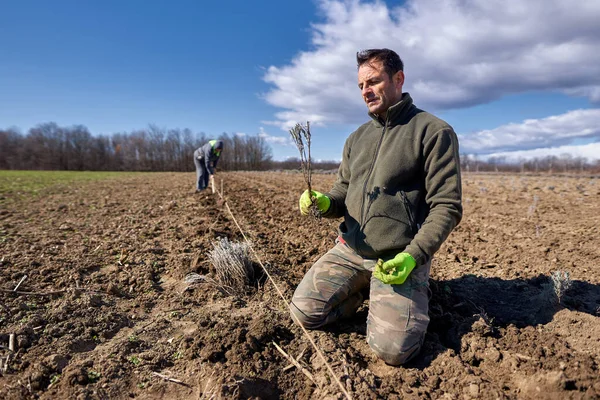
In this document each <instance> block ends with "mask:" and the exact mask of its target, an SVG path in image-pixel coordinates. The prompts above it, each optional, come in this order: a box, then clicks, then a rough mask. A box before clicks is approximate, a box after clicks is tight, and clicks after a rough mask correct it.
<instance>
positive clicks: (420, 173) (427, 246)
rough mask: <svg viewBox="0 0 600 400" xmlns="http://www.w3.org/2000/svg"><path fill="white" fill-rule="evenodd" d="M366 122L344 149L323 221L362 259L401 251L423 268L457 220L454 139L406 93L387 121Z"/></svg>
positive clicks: (457, 171) (458, 193)
mask: <svg viewBox="0 0 600 400" xmlns="http://www.w3.org/2000/svg"><path fill="white" fill-rule="evenodd" d="M369 115H370V116H371V118H372V121H369V122H367V123H366V124H364V125H362V126H360V127H359V128H358V129H357V130H356V131H355V132H353V133H352V134H351V135H350V136H349V137H348V139H347V140H346V144H345V145H344V153H343V155H342V162H341V164H340V168H339V171H338V177H337V180H336V182H335V184H334V186H333V188H332V189H331V191H330V192H329V193H327V196H328V197H329V198H330V199H331V206H330V208H329V210H328V211H327V212H326V213H325V214H324V216H325V217H328V218H339V217H344V221H343V222H342V223H341V225H340V234H341V236H342V238H343V239H344V240H345V241H346V243H347V244H348V245H349V246H350V247H351V248H353V249H354V250H355V251H356V252H357V253H358V254H360V255H361V256H362V257H365V258H388V257H393V256H395V255H396V254H397V253H399V252H407V253H409V254H410V255H412V256H413V258H414V259H415V260H416V261H417V266H419V265H423V264H425V263H426V262H428V261H429V260H430V259H431V257H432V256H433V254H434V253H435V252H436V251H437V250H438V249H439V248H440V246H441V245H442V243H443V242H444V240H446V238H447V237H448V235H449V234H450V232H451V231H452V230H453V229H454V227H455V226H456V225H457V224H458V223H459V222H460V219H461V217H462V203H461V196H462V189H461V179H460V162H459V155H458V139H457V137H456V134H455V133H454V130H453V129H452V127H451V126H450V125H448V124H447V123H446V122H444V121H442V120H440V119H438V118H436V117H435V116H433V115H431V114H429V113H427V112H425V111H422V110H420V109H418V108H417V107H415V106H414V105H413V101H412V98H411V97H410V95H409V94H408V93H404V94H403V97H402V100H401V101H400V102H398V103H396V104H395V105H393V106H392V107H390V108H389V109H388V112H387V118H386V121H382V120H380V119H379V118H378V117H377V116H375V115H373V114H370V113H369Z"/></svg>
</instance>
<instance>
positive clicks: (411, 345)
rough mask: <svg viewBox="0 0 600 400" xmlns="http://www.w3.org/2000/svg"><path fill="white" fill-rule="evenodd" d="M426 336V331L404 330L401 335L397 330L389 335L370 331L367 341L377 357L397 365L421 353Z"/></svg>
mask: <svg viewBox="0 0 600 400" xmlns="http://www.w3.org/2000/svg"><path fill="white" fill-rule="evenodd" d="M424 337H425V332H423V333H421V332H415V333H409V332H404V333H403V334H400V335H398V333H397V332H395V333H394V334H392V333H391V332H390V333H388V334H387V335H382V334H376V333H375V334H373V333H369V337H368V339H367V342H368V343H369V346H370V347H371V349H372V350H373V351H374V352H375V354H377V357H379V358H381V359H382V360H383V361H385V362H386V364H389V365H394V366H396V365H402V364H405V363H406V362H408V361H410V360H411V359H412V358H413V357H415V356H416V355H417V354H418V353H419V350H421V346H422V345H423V339H424Z"/></svg>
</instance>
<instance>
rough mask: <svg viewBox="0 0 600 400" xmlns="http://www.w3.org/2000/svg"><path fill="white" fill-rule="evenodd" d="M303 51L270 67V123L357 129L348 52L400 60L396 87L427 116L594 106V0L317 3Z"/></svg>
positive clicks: (358, 103)
mask: <svg viewBox="0 0 600 400" xmlns="http://www.w3.org/2000/svg"><path fill="white" fill-rule="evenodd" d="M319 5H320V8H321V11H322V13H323V15H324V22H323V23H320V24H314V25H312V34H313V36H312V46H311V50H308V51H304V52H301V53H299V54H298V55H297V56H296V57H295V58H294V59H293V60H292V62H291V63H290V64H288V65H282V66H270V67H269V68H268V69H267V72H266V73H265V75H264V80H265V81H266V82H268V83H269V84H271V85H272V89H271V90H270V91H268V92H267V93H265V94H264V99H265V100H266V101H267V102H268V103H269V104H271V105H274V106H276V107H280V108H282V111H281V112H279V113H277V114H276V115H275V117H276V121H272V123H276V124H277V125H278V126H280V127H281V128H283V129H288V128H289V127H291V126H293V125H294V124H295V123H296V122H299V121H306V120H309V121H311V122H312V123H315V124H327V123H333V124H337V123H352V124H354V123H359V122H364V120H365V114H366V107H365V105H364V104H363V103H362V100H361V98H360V93H359V91H358V89H357V85H356V65H355V54H356V51H358V50H361V49H365V48H374V47H388V48H391V49H393V50H395V51H397V52H398V54H400V56H401V57H402V59H403V60H404V62H405V66H406V68H405V71H406V85H405V90H407V91H409V92H411V94H412V95H413V98H414V99H415V102H416V104H417V105H418V106H419V107H422V108H425V109H427V110H432V111H435V110H439V109H449V108H460V107H468V106H471V105H475V104H481V103H484V102H489V101H492V100H494V99H497V98H499V97H501V96H503V95H505V94H511V93H519V92H525V91H531V90H553V91H563V92H565V93H567V94H570V95H577V96H586V97H588V98H590V99H591V100H592V101H600V23H598V21H600V1H598V0H578V1H576V2H569V1H566V0H528V1H522V0H408V1H407V2H406V3H404V4H403V5H401V6H396V7H390V6H387V5H386V4H385V3H383V2H381V1H376V2H369V3H365V2H360V1H358V0H347V1H334V0H322V1H321V2H320V3H319Z"/></svg>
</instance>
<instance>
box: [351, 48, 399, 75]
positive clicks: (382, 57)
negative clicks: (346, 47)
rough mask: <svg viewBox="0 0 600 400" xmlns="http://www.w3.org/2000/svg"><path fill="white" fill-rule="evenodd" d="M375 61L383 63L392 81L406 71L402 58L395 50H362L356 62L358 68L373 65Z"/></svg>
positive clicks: (358, 53)
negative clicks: (397, 74) (367, 64)
mask: <svg viewBox="0 0 600 400" xmlns="http://www.w3.org/2000/svg"><path fill="white" fill-rule="evenodd" d="M373 61H381V62H383V68H384V69H385V72H387V74H388V75H389V77H390V79H391V78H392V77H393V76H394V75H395V74H396V72H398V71H404V63H403V62H402V60H401V59H400V56H399V55H398V54H397V53H396V52H395V51H393V50H390V49H368V50H361V51H359V52H357V53H356V62H357V63H358V67H359V68H360V66H361V65H363V64H366V63H369V64H370V63H372V62H373Z"/></svg>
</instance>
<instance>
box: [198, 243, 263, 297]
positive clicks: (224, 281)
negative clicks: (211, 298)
mask: <svg viewBox="0 0 600 400" xmlns="http://www.w3.org/2000/svg"><path fill="white" fill-rule="evenodd" d="M213 247H214V249H213V250H212V251H210V252H209V253H208V258H209V259H210V261H211V264H212V266H213V267H214V269H215V278H216V281H217V283H218V285H219V287H220V288H221V289H222V290H223V291H224V292H226V293H228V294H230V295H233V294H238V293H243V292H245V291H246V286H247V285H248V284H250V283H251V282H252V280H253V279H254V267H253V265H252V258H251V256H250V246H249V245H248V244H247V243H235V242H230V241H229V240H228V239H227V238H221V239H219V240H217V241H216V242H215V243H213Z"/></svg>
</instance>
